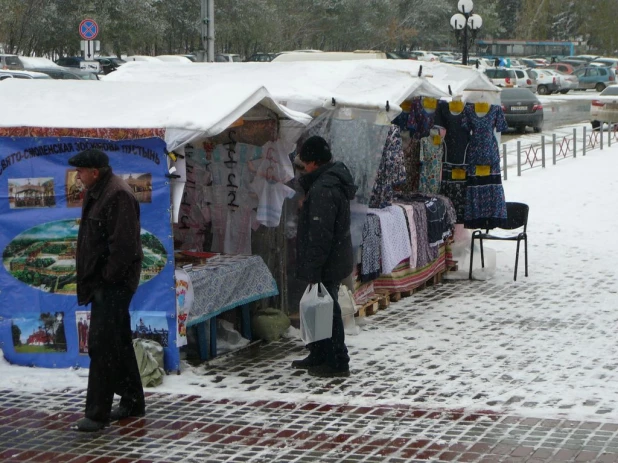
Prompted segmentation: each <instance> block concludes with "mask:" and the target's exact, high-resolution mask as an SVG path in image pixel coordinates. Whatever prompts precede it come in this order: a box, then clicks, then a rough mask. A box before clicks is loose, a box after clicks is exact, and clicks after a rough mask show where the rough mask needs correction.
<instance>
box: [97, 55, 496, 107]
mask: <svg viewBox="0 0 618 463" xmlns="http://www.w3.org/2000/svg"><path fill="white" fill-rule="evenodd" d="M420 66H423V71H422V76H423V78H419V77H418V75H419V70H420ZM105 79H106V80H114V81H120V80H122V81H136V82H153V81H154V82H201V83H203V84H208V83H210V82H220V81H222V82H252V83H256V84H260V85H263V86H265V87H266V88H267V89H268V91H269V92H270V93H271V94H272V95H273V96H274V97H275V98H276V99H277V101H279V102H282V103H283V102H284V103H285V104H286V105H287V106H288V107H289V108H292V109H295V110H298V111H303V112H307V113H312V112H313V111H314V110H315V109H317V108H320V107H324V106H329V105H330V102H331V101H332V99H333V98H335V100H336V102H337V103H338V104H341V105H350V106H354V105H357V106H379V107H382V108H383V107H384V106H385V105H386V102H387V101H389V104H390V106H391V107H393V108H394V109H396V105H399V104H400V103H401V102H403V101H404V100H405V99H407V98H409V97H410V96H420V95H422V96H433V97H436V98H440V97H443V96H448V95H449V93H448V87H449V85H450V86H451V90H452V92H453V94H454V95H458V94H463V92H464V90H465V89H474V90H484V91H485V90H486V91H490V92H498V91H499V89H498V87H496V86H494V85H493V84H492V83H491V81H489V79H487V77H486V76H485V75H483V74H482V73H481V72H479V71H477V70H475V69H473V68H469V67H464V66H452V65H448V64H442V63H436V64H434V63H427V62H420V61H413V60H359V61H339V62H337V61H311V62H290V63H277V62H270V63H235V64H234V66H227V67H223V66H220V65H218V64H216V63H194V65H193V66H177V65H174V64H172V63H167V65H165V66H162V65H160V64H156V63H128V65H123V66H122V67H121V68H120V69H118V70H117V71H115V72H113V73H111V74H109V75H107V76H106V77H105ZM395 115H396V114H395ZM395 115H394V116H395ZM394 116H393V117H394Z"/></svg>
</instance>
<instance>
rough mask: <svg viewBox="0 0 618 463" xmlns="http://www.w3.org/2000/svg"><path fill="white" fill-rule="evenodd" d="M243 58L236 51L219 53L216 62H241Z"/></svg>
mask: <svg viewBox="0 0 618 463" xmlns="http://www.w3.org/2000/svg"><path fill="white" fill-rule="evenodd" d="M240 62H242V58H241V57H240V55H236V54H234V53H219V54H218V55H215V63H240Z"/></svg>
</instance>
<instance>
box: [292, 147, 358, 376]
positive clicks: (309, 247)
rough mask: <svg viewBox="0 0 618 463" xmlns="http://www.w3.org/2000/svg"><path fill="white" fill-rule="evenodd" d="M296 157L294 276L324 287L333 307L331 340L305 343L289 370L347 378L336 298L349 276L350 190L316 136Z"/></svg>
mask: <svg viewBox="0 0 618 463" xmlns="http://www.w3.org/2000/svg"><path fill="white" fill-rule="evenodd" d="M299 158H300V160H301V161H302V162H303V164H304V167H305V174H304V175H303V176H302V177H301V178H300V179H299V183H300V185H301V186H302V188H303V190H304V191H305V200H304V202H303V205H302V207H301V210H300V213H299V218H298V234H297V237H296V262H297V270H296V274H297V277H298V278H299V279H301V280H304V281H307V282H309V283H310V284H317V283H320V282H321V283H322V284H324V286H325V287H326V289H327V291H328V292H329V294H330V295H331V297H332V298H333V301H334V305H333V332H332V337H331V338H328V339H324V340H322V341H318V342H313V343H310V344H309V345H308V346H307V347H308V348H309V352H310V353H309V356H308V357H307V358H304V359H302V360H295V361H294V362H292V367H294V368H303V369H304V368H306V369H308V370H309V374H310V375H312V376H321V377H335V376H349V375H350V368H349V362H350V357H349V356H348V349H347V347H346V345H345V333H344V331H343V320H342V319H341V307H340V306H339V303H338V301H337V296H338V293H339V285H340V284H341V281H342V280H343V279H344V278H346V277H347V276H348V275H350V273H352V266H353V256H352V237H351V235H350V200H352V199H353V198H354V195H355V193H356V186H355V185H354V180H353V179H352V175H351V174H350V171H349V170H348V168H347V167H346V166H345V164H343V163H342V162H332V154H331V151H330V147H329V145H328V143H327V142H326V140H324V138H322V137H318V136H314V137H310V138H308V139H307V140H306V141H305V142H304V143H303V145H302V147H301V148H300V154H299Z"/></svg>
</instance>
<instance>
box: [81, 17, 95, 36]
mask: <svg viewBox="0 0 618 463" xmlns="http://www.w3.org/2000/svg"><path fill="white" fill-rule="evenodd" d="M98 33H99V25H98V24H97V23H96V21H95V20H93V19H84V20H83V21H82V22H81V23H79V35H81V37H82V39H84V40H92V39H94V38H95V37H96V36H97V35H98Z"/></svg>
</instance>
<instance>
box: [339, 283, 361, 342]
mask: <svg viewBox="0 0 618 463" xmlns="http://www.w3.org/2000/svg"><path fill="white" fill-rule="evenodd" d="M338 301H339V306H340V307H341V318H342V319H343V330H344V331H345V334H349V335H353V336H355V335H357V334H359V333H360V329H359V328H358V327H357V326H356V322H355V320H354V314H355V313H356V312H358V308H357V307H356V305H355V304H354V296H353V294H352V291H350V290H349V289H348V287H347V286H346V285H341V286H339V298H338Z"/></svg>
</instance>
